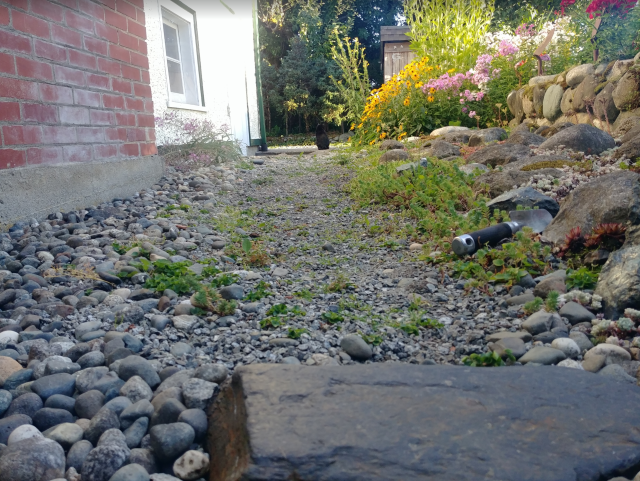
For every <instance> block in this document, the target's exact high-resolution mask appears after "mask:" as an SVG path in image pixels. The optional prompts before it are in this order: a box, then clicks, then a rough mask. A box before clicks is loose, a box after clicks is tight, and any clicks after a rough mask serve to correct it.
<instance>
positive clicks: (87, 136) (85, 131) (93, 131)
mask: <svg viewBox="0 0 640 481" xmlns="http://www.w3.org/2000/svg"><path fill="white" fill-rule="evenodd" d="M76 132H77V134H78V140H79V141H80V142H83V143H85V144H86V143H90V142H103V141H104V129H103V128H100V127H78V128H77V129H76Z"/></svg>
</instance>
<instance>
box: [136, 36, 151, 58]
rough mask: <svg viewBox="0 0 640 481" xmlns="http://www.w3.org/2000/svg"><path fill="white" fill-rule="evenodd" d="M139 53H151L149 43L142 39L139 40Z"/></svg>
mask: <svg viewBox="0 0 640 481" xmlns="http://www.w3.org/2000/svg"><path fill="white" fill-rule="evenodd" d="M137 50H138V52H140V53H141V54H142V55H147V53H149V52H148V51H147V42H145V41H144V40H142V39H140V40H138V48H137Z"/></svg>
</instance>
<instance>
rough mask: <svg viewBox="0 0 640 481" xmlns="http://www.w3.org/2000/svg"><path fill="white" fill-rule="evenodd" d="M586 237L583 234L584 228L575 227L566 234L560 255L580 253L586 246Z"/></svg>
mask: <svg viewBox="0 0 640 481" xmlns="http://www.w3.org/2000/svg"><path fill="white" fill-rule="evenodd" d="M585 242H586V240H585V238H584V236H583V235H582V229H581V228H580V227H574V228H573V229H571V230H570V231H569V233H568V234H567V235H566V236H565V239H564V244H563V245H562V247H561V248H560V252H558V256H559V257H565V256H566V255H568V254H579V253H580V252H582V251H583V250H584V248H585Z"/></svg>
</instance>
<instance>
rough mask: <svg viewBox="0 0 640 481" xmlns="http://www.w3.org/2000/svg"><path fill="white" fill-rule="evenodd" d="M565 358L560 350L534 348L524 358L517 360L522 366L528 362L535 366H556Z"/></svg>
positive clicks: (542, 347)
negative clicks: (535, 364) (533, 363)
mask: <svg viewBox="0 0 640 481" xmlns="http://www.w3.org/2000/svg"><path fill="white" fill-rule="evenodd" d="M566 358H567V356H566V355H565V353H564V352H562V351H561V350H560V349H554V348H553V347H545V346H535V347H534V348H532V349H531V350H530V351H529V352H527V353H526V354H525V355H524V356H522V357H521V358H520V359H518V360H519V361H520V362H521V363H522V364H527V363H529V362H535V363H537V364H544V365H550V364H558V363H559V362H560V361H564V360H565V359H566Z"/></svg>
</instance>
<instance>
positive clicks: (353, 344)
mask: <svg viewBox="0 0 640 481" xmlns="http://www.w3.org/2000/svg"><path fill="white" fill-rule="evenodd" d="M340 347H341V348H342V350H343V351H344V352H346V353H347V354H349V356H351V358H352V359H355V360H356V361H367V360H369V359H371V357H372V356H373V351H372V350H371V346H369V344H367V343H366V342H364V340H363V339H362V337H360V336H359V335H357V334H349V335H348V336H345V337H343V338H342V341H341V342H340Z"/></svg>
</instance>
